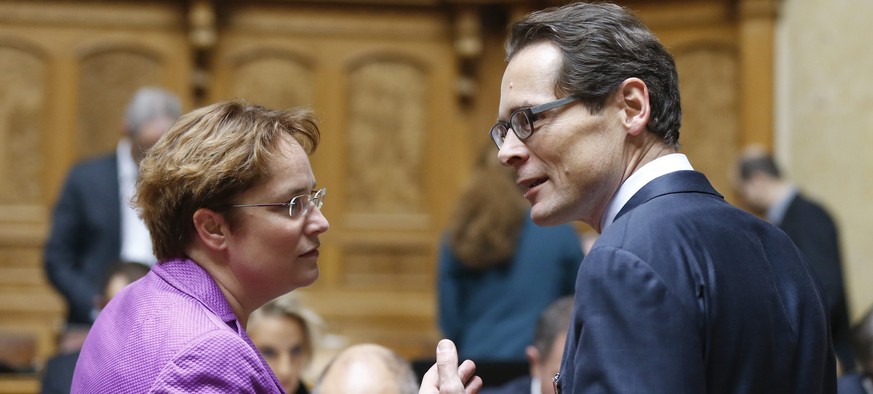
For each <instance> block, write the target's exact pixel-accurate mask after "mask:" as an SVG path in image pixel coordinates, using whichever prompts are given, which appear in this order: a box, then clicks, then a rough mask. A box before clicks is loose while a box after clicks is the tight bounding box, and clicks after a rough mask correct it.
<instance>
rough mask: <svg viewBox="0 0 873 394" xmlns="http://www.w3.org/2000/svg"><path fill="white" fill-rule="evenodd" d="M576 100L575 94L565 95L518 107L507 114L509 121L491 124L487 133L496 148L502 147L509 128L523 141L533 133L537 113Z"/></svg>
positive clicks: (537, 116) (537, 117)
mask: <svg viewBox="0 0 873 394" xmlns="http://www.w3.org/2000/svg"><path fill="white" fill-rule="evenodd" d="M576 100H578V98H577V97H575V96H567V97H564V98H562V99H558V100H555V101H550V102H548V103H545V104H540V105H537V106H536V107H530V108H519V109H517V110H515V111H512V113H511V114H509V122H502V121H498V122H497V124H495V125H494V126H491V130H490V131H489V134H490V135H491V139H492V140H494V144H496V145H497V149H500V148H502V147H503V141H505V140H506V133H508V132H509V129H512V132H513V133H515V136H516V137H518V139H519V140H521V141H524V140H526V139H527V138H528V137H530V136H531V134H533V122H535V121H536V120H537V119H539V114H541V113H543V112H545V111H548V110H550V109H554V108H558V107H560V106H563V105H567V104H570V103H572V102H574V101H576Z"/></svg>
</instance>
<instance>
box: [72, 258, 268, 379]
mask: <svg viewBox="0 0 873 394" xmlns="http://www.w3.org/2000/svg"><path fill="white" fill-rule="evenodd" d="M281 387H282V386H281V385H280V384H279V381H278V380H277V379H276V377H275V375H273V372H272V371H271V370H270V367H269V366H268V365H267V363H266V362H265V361H264V359H263V357H261V355H260V353H258V351H257V349H256V348H255V346H254V345H253V344H252V342H251V340H250V339H249V337H248V335H246V333H245V330H243V328H242V326H240V324H239V322H238V321H237V320H236V316H235V315H234V314H233V311H232V310H231V308H230V305H229V304H228V303H227V300H225V298H224V296H223V295H222V293H221V290H220V289H219V288H218V285H217V284H216V283H215V281H214V280H213V279H212V277H211V276H209V274H207V273H206V271H204V270H203V269H202V268H200V266H199V265H197V263H195V262H193V261H191V260H173V261H167V262H164V263H161V264H157V265H155V266H154V267H153V268H152V270H151V272H149V274H148V275H146V276H145V277H144V278H142V279H140V280H139V281H137V282H135V283H133V284H131V285H130V286H128V287H127V288H125V289H124V290H122V291H121V292H120V293H119V294H118V295H116V296H115V297H113V299H112V301H111V302H110V303H109V305H107V306H106V309H104V310H103V311H102V312H100V316H99V317H98V318H97V321H96V322H95V323H94V326H93V327H92V328H91V332H90V333H88V338H87V339H86V340H85V345H84V347H83V348H82V353H81V355H80V356H79V361H78V363H77V364H76V372H75V374H74V376H73V387H72V392H73V393H122V392H128V393H146V392H149V393H178V392H186V393H190V392H226V393H283V392H284V390H283V389H282V388H281Z"/></svg>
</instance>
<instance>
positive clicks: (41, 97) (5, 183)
mask: <svg viewBox="0 0 873 394" xmlns="http://www.w3.org/2000/svg"><path fill="white" fill-rule="evenodd" d="M4 44H5V45H4ZM10 44H11V45H10ZM46 79H47V67H46V59H45V56H44V55H43V53H41V51H39V50H37V49H36V48H34V47H31V46H22V47H17V46H15V45H14V43H4V42H2V41H0V141H2V143H0V204H28V203H32V202H33V201H40V200H41V199H42V198H43V197H44V195H43V194H44V193H45V189H44V188H43V185H42V184H40V183H39V182H34V180H36V179H40V178H41V176H42V173H43V165H44V160H43V157H42V156H41V155H36V154H34V152H39V151H41V150H42V145H43V143H44V141H43V140H42V136H43V135H42V130H43V127H44V122H43V119H44V118H43V114H44V113H45V111H46V85H47V81H46Z"/></svg>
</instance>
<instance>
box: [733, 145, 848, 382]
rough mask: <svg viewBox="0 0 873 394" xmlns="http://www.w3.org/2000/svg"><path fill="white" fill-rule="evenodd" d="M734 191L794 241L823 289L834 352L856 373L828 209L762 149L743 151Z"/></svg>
mask: <svg viewBox="0 0 873 394" xmlns="http://www.w3.org/2000/svg"><path fill="white" fill-rule="evenodd" d="M736 175H738V176H737V177H736V184H735V188H736V190H737V195H738V196H739V197H740V199H741V200H742V201H743V203H744V204H745V205H746V206H747V207H748V208H749V209H750V210H751V211H752V212H753V213H755V214H757V215H759V216H761V217H763V218H765V219H767V221H768V222H770V223H773V224H775V225H776V226H778V227H779V228H781V229H782V231H785V233H786V234H788V236H789V237H790V238H791V240H792V241H794V244H795V245H797V248H798V249H800V251H801V252H802V253H803V257H804V258H805V259H806V262H807V263H808V264H809V266H810V267H812V270H813V272H815V274H816V276H817V277H818V280H819V281H820V282H821V284H822V288H823V289H824V293H825V294H824V295H825V302H826V305H827V309H828V313H829V314H830V323H831V335H832V336H833V341H834V350H835V351H836V353H837V357H839V361H840V365H841V366H842V369H843V370H844V371H852V370H853V369H854V368H855V356H854V354H852V347H851V341H850V334H849V330H850V327H849V325H850V323H849V306H848V302H847V301H846V289H845V286H844V284H843V263H842V258H841V253H840V239H839V234H838V231H837V226H836V224H835V223H834V220H833V218H831V215H830V214H829V213H828V212H827V210H825V208H824V207H823V206H822V205H821V204H819V203H817V202H815V201H813V200H811V199H809V198H808V197H807V196H806V195H804V194H803V193H801V192H800V191H799V190H798V188H797V186H795V185H794V184H793V183H791V182H789V181H788V180H787V179H785V178H784V177H783V175H782V171H781V170H780V169H779V166H778V165H777V164H776V160H775V159H774V158H773V155H771V154H770V153H768V152H767V151H766V150H764V149H763V148H761V147H758V146H751V147H747V148H745V149H744V150H743V154H742V156H741V157H740V159H739V160H738V161H737V174H736Z"/></svg>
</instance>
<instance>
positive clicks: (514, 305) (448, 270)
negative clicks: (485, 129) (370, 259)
mask: <svg viewBox="0 0 873 394" xmlns="http://www.w3.org/2000/svg"><path fill="white" fill-rule="evenodd" d="M527 207H528V204H527V202H526V201H525V200H524V198H522V195H521V191H520V190H519V188H518V186H516V185H515V180H514V175H513V171H512V170H511V169H509V168H506V167H503V166H501V165H500V162H499V161H498V160H497V153H496V152H495V151H494V147H493V145H488V146H485V147H484V148H483V149H482V151H481V153H480V155H479V160H478V163H477V165H476V168H475V169H474V170H473V174H472V178H471V179H470V183H469V184H468V186H467V188H466V189H465V191H464V192H463V194H462V195H461V198H460V199H458V205H457V208H456V213H455V216H454V217H453V219H452V221H451V223H450V226H449V229H448V231H447V232H446V235H445V237H444V238H443V242H442V244H441V246H440V254H439V323H440V328H441V329H442V330H443V333H444V334H445V336H446V337H447V338H449V339H451V340H453V341H455V343H456V344H457V348H458V351H459V352H460V354H461V357H462V358H471V359H474V360H476V362H480V361H499V362H517V363H526V362H527V359H526V356H525V347H527V345H528V344H530V343H531V341H532V340H533V334H534V327H535V326H536V321H537V319H538V317H539V315H540V313H541V312H542V311H543V310H545V308H546V307H547V306H548V305H549V304H550V303H551V302H552V301H554V300H557V299H558V298H561V297H562V296H565V295H568V294H572V293H573V286H574V284H575V278H576V271H578V269H579V263H580V262H581V261H582V251H581V247H580V245H579V236H578V235H577V233H576V231H575V230H574V229H573V227H571V226H570V225H562V226H557V227H538V226H536V225H534V224H533V222H532V221H531V220H530V215H529V213H528V208H527ZM521 370H522V371H523V368H522V369H521Z"/></svg>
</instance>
